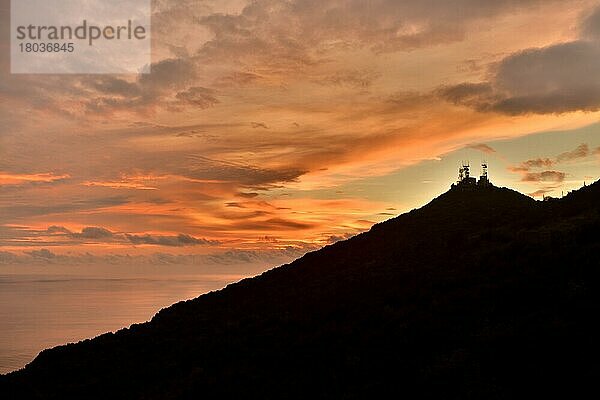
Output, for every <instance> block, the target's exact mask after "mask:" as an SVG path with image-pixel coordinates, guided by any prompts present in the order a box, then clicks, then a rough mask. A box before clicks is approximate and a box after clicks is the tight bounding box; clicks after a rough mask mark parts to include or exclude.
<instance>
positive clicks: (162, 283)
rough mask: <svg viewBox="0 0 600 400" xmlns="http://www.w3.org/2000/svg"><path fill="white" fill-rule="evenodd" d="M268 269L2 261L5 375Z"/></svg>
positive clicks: (0, 351)
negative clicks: (47, 353)
mask: <svg viewBox="0 0 600 400" xmlns="http://www.w3.org/2000/svg"><path fill="white" fill-rule="evenodd" d="M266 269H268V266H267V265H239V266H233V267H232V266H228V267H227V268H222V267H221V268H220V267H218V266H217V267H214V266H212V267H210V268H201V267H200V268H198V267H189V266H188V267H184V268H182V267H173V266H168V267H165V266H137V267H136V266H134V267H132V266H125V267H124V266H93V267H92V266H77V267H74V266H44V267H40V266H32V267H27V266H23V265H18V266H0V374H5V373H8V372H10V371H15V370H18V369H20V368H23V367H24V366H25V365H26V364H27V363H29V362H31V361H32V360H33V359H34V358H35V357H36V356H37V355H38V354H39V352H40V351H42V350H43V349H46V348H50V347H54V346H58V345H62V344H66V343H71V342H78V341H80V340H83V339H86V338H92V337H95V336H98V335H100V334H102V333H105V332H114V331H117V330H119V329H121V328H123V327H128V326H130V325H131V324H133V323H140V322H144V321H148V320H150V319H151V318H152V316H153V315H154V314H156V312H158V311H159V310H160V309H161V308H164V307H167V306H169V305H171V304H173V303H176V302H178V301H181V300H187V299H192V298H195V297H197V296H199V295H201V294H203V293H207V292H210V291H213V290H218V289H221V288H223V287H225V286H226V285H227V284H229V283H232V282H236V281H239V280H241V279H243V278H245V277H248V276H252V275H255V274H257V273H260V272H262V271H263V270H266Z"/></svg>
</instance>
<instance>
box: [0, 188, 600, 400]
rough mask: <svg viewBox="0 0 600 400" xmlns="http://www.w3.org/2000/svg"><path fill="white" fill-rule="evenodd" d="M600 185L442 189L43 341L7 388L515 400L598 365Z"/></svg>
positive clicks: (568, 389) (560, 390)
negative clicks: (532, 190)
mask: <svg viewBox="0 0 600 400" xmlns="http://www.w3.org/2000/svg"><path fill="white" fill-rule="evenodd" d="M599 232H600V183H598V182H597V183H595V184H593V185H591V186H588V187H584V188H582V189H581V190H579V191H576V192H573V193H571V194H569V195H568V196H567V197H565V198H563V199H558V200H554V201H549V202H536V201H534V200H533V199H531V198H529V197H527V196H524V195H522V194H520V193H517V192H515V191H512V190H509V189H505V188H497V187H494V186H485V187H481V188H479V189H477V190H460V189H458V188H454V189H453V190H450V191H448V192H446V193H444V194H443V195H441V196H439V197H438V198H436V199H434V200H433V201H431V202H430V203H429V204H427V205H426V206H424V207H422V208H420V209H418V210H413V211H411V212H409V213H406V214H403V215H400V216H398V217H396V218H393V219H391V220H388V221H386V222H383V223H380V224H377V225H375V226H374V227H373V228H372V229H371V230H370V231H369V232H366V233H363V234H360V235H358V236H355V237H353V238H351V239H349V240H346V241H342V242H338V243H336V244H334V245H330V246H327V247H325V248H323V249H321V250H319V251H316V252H312V253H309V254H306V255H305V256H304V257H302V258H300V259H298V260H296V261H294V262H293V263H291V264H287V265H284V266H281V267H278V268H275V269H273V270H271V271H268V272H265V273H264V274H262V275H260V276H258V277H255V278H252V279H246V280H243V281H241V282H239V283H236V284H233V285H230V286H228V287H227V288H225V289H223V290H220V291H217V292H212V293H209V294H205V295H202V296H200V297H198V298H196V299H193V300H189V301H185V302H180V303H177V304H175V305H173V306H171V307H168V308H166V309H163V310H161V311H160V312H159V313H158V314H156V316H155V317H154V318H153V319H152V320H151V321H150V322H148V323H144V324H139V325H133V326H131V327H130V328H128V329H124V330H121V331H119V332H117V333H114V334H105V335H102V336H99V337H97V338H95V339H91V340H86V341H83V342H80V343H77V344H70V345H66V346H60V347H56V348H54V349H50V350H45V351H43V352H42V353H41V354H40V355H39V356H38V357H37V358H36V359H35V360H34V361H33V362H32V363H30V364H29V365H28V366H27V367H26V368H24V369H23V370H21V371H18V372H14V373H12V374H9V375H6V376H3V377H1V378H0V394H1V393H5V394H7V396H6V395H4V396H2V398H11V399H12V398H15V399H36V398H39V399H71V398H72V399H81V398H85V399H107V398H132V399H166V398H168V399H188V398H199V397H201V398H261V399H270V398H272V399H307V398H310V399H314V398H323V399H325V398H327V399H330V398H345V399H353V398H356V399H362V398H382V397H383V396H384V395H394V396H396V397H400V396H405V397H407V398H446V399H448V398H461V399H464V398H478V399H479V398H486V399H497V398H518V397H527V396H535V397H541V396H544V395H546V396H550V395H551V396H553V397H555V396H560V395H563V396H565V397H566V396H569V397H576V396H577V394H578V392H579V393H585V390H586V389H591V388H593V389H595V383H596V382H597V381H598V380H599V379H600V361H599V360H600V344H599V342H598V340H597V338H598V337H599V334H600V324H599V323H598V317H597V315H599V314H598V313H599V311H600V288H599V285H600V262H599V261H598V254H600V234H599Z"/></svg>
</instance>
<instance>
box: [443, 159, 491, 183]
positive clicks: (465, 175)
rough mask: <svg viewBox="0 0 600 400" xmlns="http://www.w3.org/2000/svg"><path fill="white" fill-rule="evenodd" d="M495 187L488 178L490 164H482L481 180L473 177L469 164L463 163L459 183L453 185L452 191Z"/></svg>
mask: <svg viewBox="0 0 600 400" xmlns="http://www.w3.org/2000/svg"><path fill="white" fill-rule="evenodd" d="M488 186H493V185H492V183H491V182H490V180H489V178H488V164H487V163H486V162H484V163H482V164H481V176H480V177H479V180H477V179H476V178H475V177H472V176H471V166H470V165H469V163H463V165H462V167H460V168H459V169H458V181H456V183H453V184H452V189H477V188H483V187H488Z"/></svg>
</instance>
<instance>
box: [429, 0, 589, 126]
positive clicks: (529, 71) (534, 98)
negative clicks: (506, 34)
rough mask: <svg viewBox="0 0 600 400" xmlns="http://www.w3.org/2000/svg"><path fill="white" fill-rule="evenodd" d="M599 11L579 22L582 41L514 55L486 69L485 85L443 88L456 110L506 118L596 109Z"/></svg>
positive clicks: (439, 92)
mask: <svg viewBox="0 0 600 400" xmlns="http://www.w3.org/2000/svg"><path fill="white" fill-rule="evenodd" d="M598 32H600V8H597V9H595V10H593V11H591V12H590V15H589V17H587V18H585V19H584V20H583V21H582V22H581V35H582V37H581V39H579V40H576V41H572V42H567V43H560V44H555V45H551V46H547V47H542V48H533V49H527V50H523V51H519V52H516V53H514V54H511V55H509V56H507V57H505V58H504V59H503V60H501V61H500V62H499V63H498V64H497V65H495V66H493V67H491V68H490V74H491V78H490V79H489V80H488V81H485V82H477V83H471V82H466V83H461V84H457V85H452V86H446V87H442V88H441V89H439V90H438V95H440V97H441V98H443V99H444V100H446V101H448V102H451V103H453V104H456V105H462V106H466V107H470V108H473V109H475V110H477V111H481V112H497V113H501V114H508V115H522V114H560V113H566V112H572V111H597V110H599V109H600V74H598V71H600V35H598Z"/></svg>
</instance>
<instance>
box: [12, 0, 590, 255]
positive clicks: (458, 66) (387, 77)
mask: <svg viewBox="0 0 600 400" xmlns="http://www.w3.org/2000/svg"><path fill="white" fill-rule="evenodd" d="M0 4H1V5H0V7H1V8H0V13H1V16H0V19H1V21H0V29H1V30H2V36H1V39H0V40H1V42H0V47H1V48H2V56H1V57H2V59H1V65H0V123H1V125H0V127H1V130H0V264H15V263H16V264H19V263H39V264H48V263H66V264H82V263H122V262H131V260H132V259H133V260H136V262H156V263H194V262H198V260H207V259H211V260H213V261H214V260H219V262H224V263H226V262H239V261H240V260H246V259H248V258H252V259H258V260H271V259H279V258H286V257H287V258H293V257H295V256H298V255H300V254H302V253H304V252H306V251H308V250H312V249H316V248H318V247H321V246H323V245H325V244H328V243H332V242H335V241H337V240H340V239H343V238H346V237H348V236H352V235H354V234H357V233H359V232H362V231H364V230H368V229H369V228H370V227H371V226H372V225H373V224H374V223H377V222H380V221H383V220H385V219H388V218H391V217H393V216H395V215H398V214H400V213H402V212H405V211H408V210H410V209H412V208H415V207H419V206H421V205H423V204H425V203H426V202H428V201H429V200H430V199H432V198H433V197H435V196H437V195H439V194H441V193H443V192H444V191H446V190H447V189H448V188H449V185H450V184H451V183H452V182H453V181H454V180H455V179H456V175H457V169H458V166H459V165H460V163H461V162H462V161H463V160H464V161H470V163H471V165H472V166H473V173H474V174H476V175H478V174H479V172H480V169H479V164H480V163H481V162H482V161H484V160H485V161H487V162H488V163H489V165H490V179H491V180H492V182H493V183H494V184H496V185H498V186H507V187H510V188H513V189H515V190H518V191H520V192H522V193H525V194H529V195H531V196H534V197H535V198H536V199H541V198H542V196H543V195H551V196H560V195H561V192H564V193H566V192H567V191H569V190H573V189H576V188H579V187H580V186H582V185H583V184H584V182H592V181H595V180H597V179H598V177H599V176H600V120H599V117H600V73H599V71H600V3H599V2H598V1H586V0H581V1H579V0H569V1H552V0H543V1H541V0H539V1H536V0H522V1H512V0H494V1H489V0H456V1H452V2H449V1H445V0H422V1H398V0H371V1H369V0H332V1H327V2H323V1H321V0H286V1H283V0H258V1H243V0H195V1H192V0H155V1H154V2H153V19H152V59H153V63H152V66H151V70H152V72H151V74H145V75H14V74H11V73H10V60H9V57H8V54H9V52H8V50H7V49H8V47H9V37H10V9H9V4H10V1H7V0H0ZM211 257H212V258H211ZM278 257H279V258H278Z"/></svg>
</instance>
